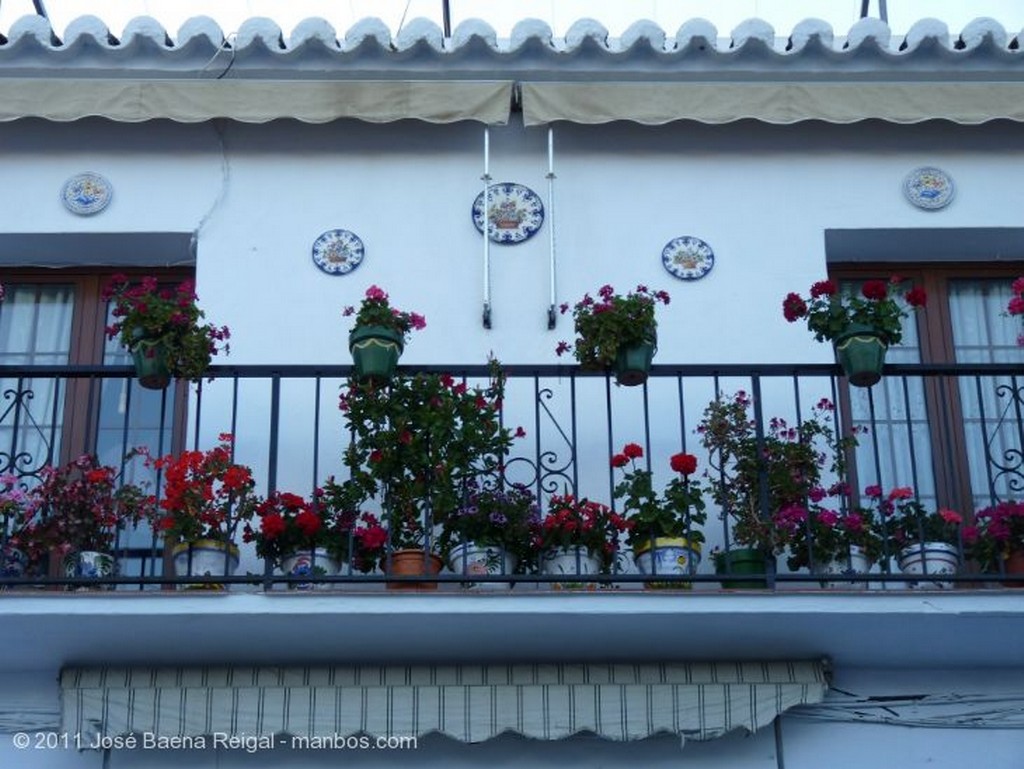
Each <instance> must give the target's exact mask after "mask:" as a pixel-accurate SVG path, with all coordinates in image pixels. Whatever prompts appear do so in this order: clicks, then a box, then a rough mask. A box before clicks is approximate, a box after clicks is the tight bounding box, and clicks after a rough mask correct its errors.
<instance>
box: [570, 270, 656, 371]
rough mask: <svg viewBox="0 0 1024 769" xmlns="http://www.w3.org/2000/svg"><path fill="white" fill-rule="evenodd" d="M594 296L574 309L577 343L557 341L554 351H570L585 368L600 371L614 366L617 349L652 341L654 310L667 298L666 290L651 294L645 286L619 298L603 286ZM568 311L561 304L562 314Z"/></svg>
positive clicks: (577, 304)
mask: <svg viewBox="0 0 1024 769" xmlns="http://www.w3.org/2000/svg"><path fill="white" fill-rule="evenodd" d="M597 295H598V298H597V299H596V300H595V299H594V298H593V297H591V296H590V294H586V295H584V297H583V299H581V300H580V301H579V302H577V303H576V304H575V305H574V306H573V308H572V316H573V321H574V323H575V330H576V341H575V343H574V344H572V345H570V344H569V343H568V342H564V341H563V342H559V343H558V347H557V348H555V352H556V353H557V354H558V355H562V354H563V353H566V352H569V351H570V350H571V351H572V352H573V355H575V357H576V360H577V361H578V362H579V364H580V365H581V366H583V367H584V368H592V369H603V368H608V367H609V366H611V365H612V364H613V363H615V357H616V355H617V353H618V350H619V348H620V347H622V346H631V345H640V344H643V343H645V342H653V341H654V340H655V333H656V330H657V327H658V324H657V321H656V320H655V317H654V310H655V307H656V306H657V304H658V303H659V302H661V303H663V304H666V305H667V304H668V303H669V300H670V297H669V295H668V292H667V291H652V290H650V289H649V288H647V286H637V287H636V290H634V291H630V292H629V293H628V294H626V295H625V296H622V295H621V294H617V293H615V289H614V288H612V287H611V286H609V285H605V286H602V287H601V288H600V289H599V290H598V292H597ZM568 311H569V305H568V303H566V304H563V305H562V306H561V312H562V314H563V315H564V314H565V313H566V312H568Z"/></svg>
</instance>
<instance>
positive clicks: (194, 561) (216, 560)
mask: <svg viewBox="0 0 1024 769" xmlns="http://www.w3.org/2000/svg"><path fill="white" fill-rule="evenodd" d="M171 560H172V561H173V563H174V573H175V574H176V575H177V576H179V577H225V576H231V575H232V574H234V573H235V569H237V568H238V547H237V546H236V545H234V544H231V543H228V542H221V541H220V540H216V539H198V540H196V541H195V542H182V543H179V544H177V545H175V546H174V548H173V549H172V550H171ZM184 587H185V588H191V589H204V588H205V589H210V590H221V589H223V587H224V585H222V584H220V583H216V582H206V583H196V584H194V585H185V586H184Z"/></svg>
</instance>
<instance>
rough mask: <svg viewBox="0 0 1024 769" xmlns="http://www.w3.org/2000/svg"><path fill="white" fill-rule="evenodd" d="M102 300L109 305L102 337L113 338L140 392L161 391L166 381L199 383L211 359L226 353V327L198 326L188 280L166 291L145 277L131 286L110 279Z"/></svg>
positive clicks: (199, 313) (121, 279)
mask: <svg viewBox="0 0 1024 769" xmlns="http://www.w3.org/2000/svg"><path fill="white" fill-rule="evenodd" d="M103 299H104V300H106V301H110V302H113V305H114V307H113V309H112V311H111V315H112V316H113V318H114V322H113V323H111V324H110V325H109V326H107V328H106V332H107V336H108V337H109V338H110V339H114V338H116V337H119V338H120V341H121V344H122V345H124V347H125V348H126V349H127V350H128V351H130V352H131V354H132V357H133V359H134V362H135V369H136V373H137V375H138V379H139V384H140V385H142V386H143V387H147V388H150V389H155V390H162V389H163V388H165V387H167V385H168V384H169V383H170V381H171V378H172V377H178V378H181V379H188V380H191V381H199V379H201V378H202V376H203V374H204V373H206V370H207V369H208V368H209V367H210V363H211V361H212V359H213V356H214V355H216V354H217V353H219V352H221V351H223V352H224V353H225V354H227V353H228V351H229V348H228V345H227V340H228V339H229V338H230V336H231V333H230V331H229V330H228V327H227V326H221V327H219V328H218V327H217V326H214V325H212V324H209V323H203V322H202V321H203V318H204V317H205V314H204V313H203V311H202V310H200V309H199V306H198V304H197V301H198V297H197V296H196V293H195V284H194V283H193V282H192V281H190V280H187V281H185V282H183V283H181V284H179V285H178V286H177V287H175V288H170V287H162V286H160V284H159V283H158V282H157V279H156V278H154V277H151V276H150V277H145V278H143V279H142V280H141V281H140V282H138V283H132V282H131V281H129V279H128V278H127V277H125V276H124V275H115V276H113V277H112V278H111V279H110V282H109V283H108V284H107V285H106V287H105V288H104V290H103Z"/></svg>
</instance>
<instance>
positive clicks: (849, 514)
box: [773, 488, 882, 571]
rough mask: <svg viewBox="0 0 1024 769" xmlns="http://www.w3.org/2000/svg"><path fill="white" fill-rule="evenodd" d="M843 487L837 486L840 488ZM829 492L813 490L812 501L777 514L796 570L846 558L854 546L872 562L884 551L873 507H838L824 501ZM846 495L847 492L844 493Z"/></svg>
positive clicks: (777, 522)
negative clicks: (822, 503) (850, 508)
mask: <svg viewBox="0 0 1024 769" xmlns="http://www.w3.org/2000/svg"><path fill="white" fill-rule="evenodd" d="M838 491H839V489H833V492H838ZM827 496H839V494H838V493H833V494H832V495H829V494H828V492H826V491H825V490H824V489H821V488H816V489H812V490H811V494H810V500H809V503H808V504H806V505H802V504H793V505H788V506H786V507H784V508H782V509H781V510H779V511H778V512H777V513H775V515H774V516H773V522H774V524H775V526H776V528H777V529H778V530H779V532H781V540H782V542H784V543H785V544H786V546H787V547H788V553H789V555H788V556H787V558H786V563H787V565H788V566H789V568H790V569H792V570H793V571H796V570H797V569H800V568H802V567H807V568H810V569H812V570H817V569H820V568H821V567H822V566H825V565H827V564H830V563H833V562H838V563H843V562H845V561H846V560H847V559H848V558H849V556H850V548H851V547H857V548H860V549H861V550H862V551H863V552H864V555H865V556H866V558H867V560H868V562H869V563H874V562H875V561H876V560H878V558H879V556H880V555H881V553H882V540H881V538H880V536H879V535H878V532H877V530H876V526H875V516H874V514H873V512H872V511H871V510H870V509H857V510H842V509H839V510H835V509H832V508H830V507H824V506H822V505H821V504H820V503H821V501H822V500H824V499H825V498H826V497H827ZM843 496H844V497H845V496H846V495H843Z"/></svg>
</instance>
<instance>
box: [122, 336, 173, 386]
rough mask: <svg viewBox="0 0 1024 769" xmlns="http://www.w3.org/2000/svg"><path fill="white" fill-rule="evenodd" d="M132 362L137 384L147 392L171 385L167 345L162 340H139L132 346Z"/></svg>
mask: <svg viewBox="0 0 1024 769" xmlns="http://www.w3.org/2000/svg"><path fill="white" fill-rule="evenodd" d="M132 360H133V362H134V363H135V376H136V377H137V378H138V380H139V384H140V385H142V386H143V387H145V388H146V389H147V390H164V389H166V388H167V385H169V384H170V383H171V371H170V367H169V366H168V363H167V360H168V355H167V345H166V344H165V343H164V341H163V340H162V339H140V340H138V341H137V342H135V344H134V345H132Z"/></svg>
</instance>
